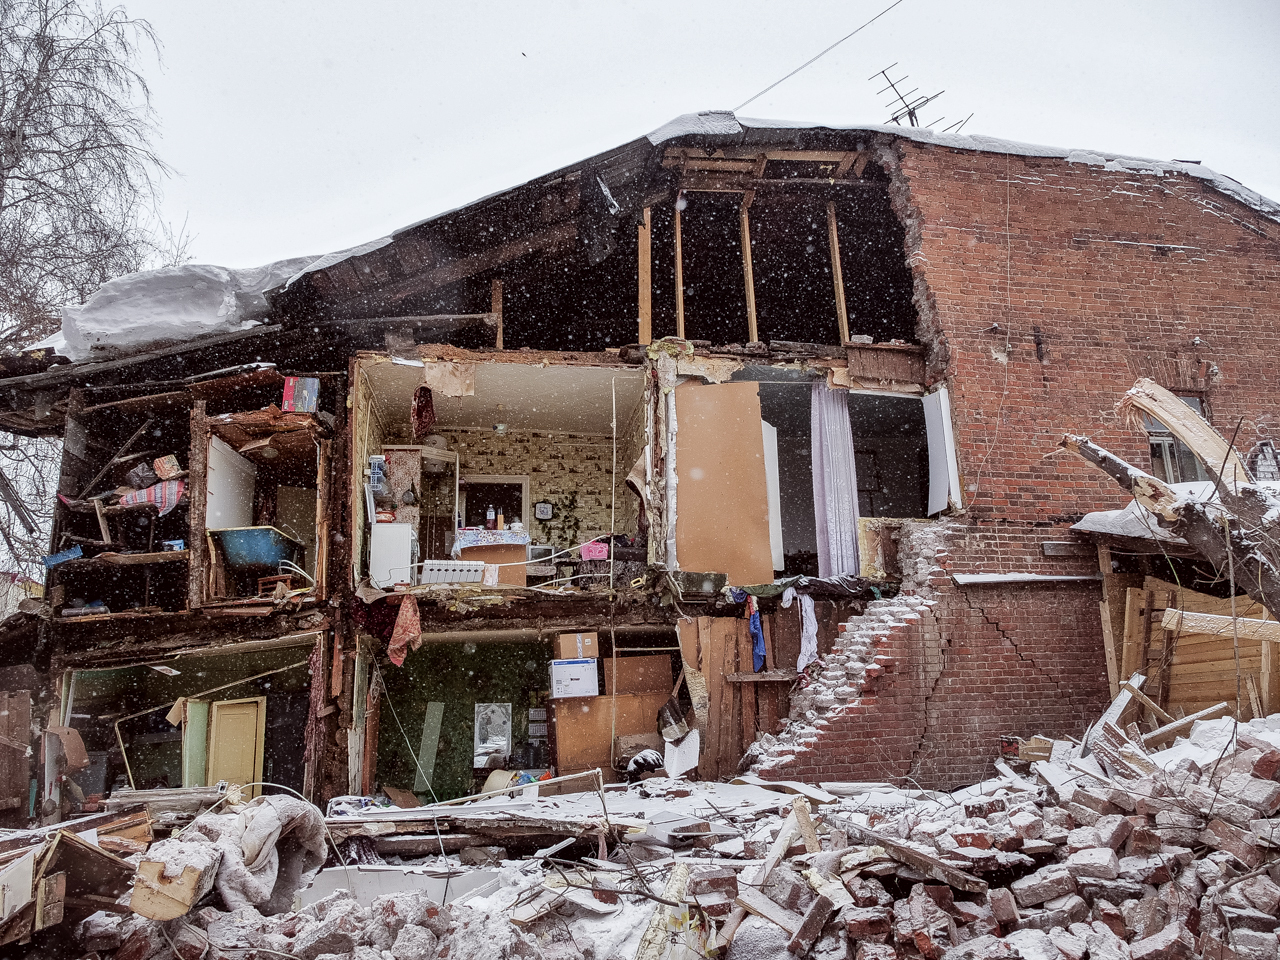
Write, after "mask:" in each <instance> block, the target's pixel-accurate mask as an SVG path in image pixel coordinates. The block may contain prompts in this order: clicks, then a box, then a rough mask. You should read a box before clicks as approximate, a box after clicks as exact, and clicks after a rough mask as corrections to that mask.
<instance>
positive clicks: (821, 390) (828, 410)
mask: <svg viewBox="0 0 1280 960" xmlns="http://www.w3.org/2000/svg"><path fill="white" fill-rule="evenodd" d="M847 398H848V394H847V393H846V392H845V391H843V390H829V389H828V388H827V386H826V384H823V383H815V384H814V385H813V392H812V395H811V399H810V405H809V425H810V429H811V431H812V442H811V443H810V449H811V452H812V456H813V517H814V523H815V525H816V527H817V534H818V575H819V576H822V577H831V576H836V575H838V574H841V573H851V574H854V575H856V574H857V573H858V571H859V567H858V473H857V468H856V466H855V465H854V457H853V431H852V430H851V429H850V427H849V404H848V399H847Z"/></svg>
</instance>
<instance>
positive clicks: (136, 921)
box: [79, 678, 1280, 960]
mask: <svg viewBox="0 0 1280 960" xmlns="http://www.w3.org/2000/svg"><path fill="white" fill-rule="evenodd" d="M1135 679H1136V680H1137V681H1138V683H1140V682H1141V678H1135ZM1134 694H1135V695H1136V690H1135V691H1134ZM1132 702H1133V701H1132V697H1131V694H1130V692H1128V690H1127V689H1126V692H1124V693H1122V694H1121V696H1120V697H1119V698H1117V701H1116V702H1115V703H1114V704H1113V705H1112V708H1111V709H1110V710H1108V711H1107V713H1106V714H1104V716H1103V717H1102V718H1101V719H1100V720H1099V721H1098V723H1096V724H1095V725H1094V726H1093V727H1092V728H1091V729H1090V730H1089V731H1088V733H1087V734H1086V735H1085V737H1084V738H1083V740H1082V741H1081V742H1079V743H1076V742H1073V741H1054V740H1049V739H1045V738H1040V737H1037V738H1033V739H1032V740H1030V741H1027V742H1025V743H1023V744H1022V745H1021V748H1020V751H1019V758H1020V759H1018V760H1014V759H1012V758H1010V761H1009V762H1008V763H1006V762H1005V761H997V763H996V770H997V771H998V772H999V774H1000V776H999V777H998V778H996V779H993V780H989V781H986V782H984V783H981V784H978V785H975V786H972V787H967V788H965V789H962V790H959V791H956V792H955V793H951V794H947V793H935V792H931V791H921V790H904V789H900V788H895V787H893V786H890V785H888V784H835V783H831V784H824V785H823V788H818V787H813V786H809V785H805V784H798V783H767V782H765V781H762V780H759V779H757V778H754V777H745V778H739V779H738V780H736V781H734V782H733V783H727V784H726V783H691V782H688V781H684V780H674V779H669V778H666V777H652V778H650V779H646V780H642V781H641V782H639V783H636V784H632V785H630V786H626V787H607V788H606V787H604V786H603V785H600V786H599V787H597V789H596V790H595V791H592V792H586V793H579V794H570V795H566V796H559V797H536V796H515V797H490V798H487V799H484V800H478V801H473V802H470V803H464V804H460V805H457V806H449V807H445V806H436V807H424V808H416V809H403V810H396V809H392V810H389V811H385V812H383V813H380V814H370V813H369V812H368V811H358V812H357V814H358V815H357V814H348V815H347V816H346V817H344V816H341V815H339V816H334V817H330V818H329V820H328V821H327V825H328V827H329V829H330V836H331V837H332V836H333V832H334V831H335V830H339V828H344V829H345V833H343V832H342V831H341V830H339V835H340V836H346V837H356V838H358V839H361V840H367V839H369V838H376V837H379V836H387V835H392V834H394V835H397V836H399V835H403V834H404V833H405V831H411V830H415V829H431V827H430V826H429V825H431V824H435V829H436V830H437V831H439V832H438V833H437V839H439V841H440V848H441V849H442V850H443V849H445V846H444V838H445V837H447V836H450V835H452V834H453V832H454V831H456V830H458V829H461V828H463V827H465V829H467V830H470V831H471V832H472V833H475V834H477V835H479V834H483V835H484V840H485V845H484V846H474V847H467V848H464V849H462V850H461V851H460V852H459V853H458V854H457V855H450V856H447V857H446V856H436V857H430V858H421V859H419V860H418V861H416V862H415V863H412V864H410V863H406V862H395V861H398V860H399V858H396V857H390V858H388V859H389V860H390V861H391V862H387V861H383V860H382V858H381V857H379V856H377V855H372V856H370V855H368V853H367V851H368V850H369V849H371V847H370V846H369V845H368V844H367V843H366V844H363V846H362V849H364V850H365V851H366V855H365V856H364V857H363V858H362V860H363V862H362V863H360V864H359V865H354V864H351V865H348V866H343V865H341V864H338V865H336V866H329V867H326V868H325V869H324V870H322V871H321V872H320V876H319V877H318V878H317V880H316V886H315V887H314V888H313V890H312V891H311V892H310V893H309V892H308V891H307V890H303V891H301V893H300V895H299V897H298V899H295V901H294V905H293V907H294V908H293V909H284V910H283V911H281V912H277V913H274V914H272V913H271V912H270V911H268V910H267V909H266V908H265V907H263V908H262V912H260V910H259V909H255V908H254V907H252V906H241V907H240V908H239V909H236V910H231V911H228V910H223V909H221V908H220V907H222V906H227V905H228V904H227V902H226V901H225V900H220V899H219V898H218V896H217V893H216V891H215V892H214V893H211V894H209V895H207V896H206V897H205V898H204V900H202V901H201V902H199V903H197V904H195V905H194V906H193V907H192V909H191V911H190V912H189V913H187V914H186V915H185V916H182V917H179V918H176V919H172V920H167V921H156V920H147V919H144V918H142V917H140V916H122V915H120V914H114V915H111V914H107V913H98V914H95V915H93V916H91V917H90V918H89V919H88V920H86V921H85V922H84V923H82V924H81V925H80V928H79V936H80V944H79V945H80V947H81V948H82V949H83V950H84V951H85V952H86V955H94V956H97V957H100V958H107V957H113V958H115V960H153V958H157V960H158V958H160V957H169V956H173V955H175V954H176V955H177V956H179V957H182V958H185V960H201V958H219V957H236V958H239V957H252V956H262V957H267V956H276V955H286V956H291V957H299V958H302V960H340V958H342V960H417V958H429V957H459V958H460V957H494V958H499V957H502V958H507V957H526V958H548V960H551V958H555V960H579V958H584V960H595V958H599V960H606V958H615V957H616V958H620V960H631V958H633V957H634V958H637V960H659V958H663V957H669V958H689V957H712V956H727V957H729V958H731V960H732V958H743V960H747V958H750V960H767V958H779V960H781V958H788V957H806V956H807V957H813V958H817V960H836V958H842V960H843V958H849V960H896V958H903V960H907V958H922V960H1002V958H1007V957H1015V958H1022V960H1086V958H1088V960H1190V958H1193V957H1205V958H1212V960H1228V958H1232V960H1277V956H1278V950H1277V945H1278V941H1277V933H1276V931H1277V928H1278V927H1280V882H1277V881H1278V880H1280V857H1278V856H1277V853H1276V852H1275V851H1278V850H1280V836H1277V831H1276V827H1277V826H1278V825H1280V715H1274V716H1271V717H1268V718H1263V719H1255V720H1252V721H1250V722H1249V723H1247V724H1241V723H1237V722H1236V721H1235V720H1233V719H1231V718H1230V717H1221V718H1219V719H1209V720H1192V719H1191V718H1188V719H1187V720H1183V721H1177V722H1175V723H1173V724H1170V725H1168V727H1165V728H1161V729H1158V730H1155V731H1153V732H1150V733H1147V734H1145V735H1144V734H1142V733H1140V732H1139V731H1138V728H1137V727H1136V726H1135V725H1133V724H1129V725H1127V726H1126V727H1123V728H1122V727H1121V725H1120V720H1121V719H1122V717H1123V713H1124V710H1125V708H1126V706H1128V705H1129V704H1130V703H1132ZM1177 734H1182V735H1183V736H1177ZM1158 746H1165V747H1166V748H1165V749H1161V750H1157V749H1155V748H1156V747H1158ZM1011 764H1019V768H1018V769H1015V768H1014V766H1013V765H1011ZM206 816H209V815H206ZM353 817H355V819H353ZM198 824H199V821H198V820H197V825H198ZM504 832H505V833H506V834H507V835H508V836H509V837H510V840H509V846H510V847H512V848H514V847H516V846H518V845H519V841H520V838H522V837H523V838H525V839H527V838H529V837H538V838H543V837H549V838H552V839H554V838H556V837H557V836H559V838H560V839H559V840H558V841H557V842H554V843H551V844H549V845H548V846H546V847H543V848H541V849H538V850H537V851H536V852H534V853H532V854H530V855H528V856H524V857H523V858H520V859H513V858H511V857H510V856H509V855H508V854H509V850H508V849H507V848H504V847H502V846H498V845H496V843H495V837H498V836H500V835H502V834H503V833H504ZM1273 837H1274V839H1273ZM339 845H340V846H341V847H346V848H348V849H350V848H353V847H354V846H356V845H355V844H354V843H353V842H352V841H350V840H347V841H340V842H339ZM151 853H158V854H160V855H162V854H163V844H156V845H155V846H153V847H152V851H151ZM379 861H382V862H379ZM330 862H331V863H334V862H335V861H334V859H333V858H332V857H331V860H330ZM428 880H430V882H432V883H435V884H436V886H435V887H430V886H429V885H427V881H428ZM388 883H390V884H392V886H393V888H394V889H391V890H390V891H389V892H386V891H387V887H386V884H388ZM324 884H328V885H329V886H328V887H325V886H324ZM334 884H337V885H339V887H340V888H338V889H336V891H334V892H328V891H329V889H330V888H331V887H332V886H333V885H334ZM379 884H381V886H379ZM451 884H452V889H451V887H450V885H451ZM317 890H319V891H321V892H320V893H319V895H318V896H317V894H316V892H315V891H317ZM379 890H381V891H383V892H380V893H379V892H378V891H379ZM278 892H279V891H277V893H278ZM309 898H310V899H309ZM122 899H123V898H122ZM277 899H278V898H277ZM299 904H305V905H302V906H299Z"/></svg>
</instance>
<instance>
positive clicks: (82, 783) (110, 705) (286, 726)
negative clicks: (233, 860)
mask: <svg viewBox="0 0 1280 960" xmlns="http://www.w3.org/2000/svg"><path fill="white" fill-rule="evenodd" d="M313 642H314V635H308V636H307V637H306V638H305V641H304V642H302V643H301V644H300V645H289V646H276V647H274V648H271V649H257V650H253V649H251V650H243V649H241V650H237V651H236V652H234V653H232V652H227V653H220V652H206V653H198V652H192V653H187V654H183V655H182V656H181V657H177V658H173V659H171V660H163V661H158V662H155V663H148V664H138V665H130V666H121V667H112V668H105V669H84V670H75V671H73V672H72V674H71V676H70V678H69V680H68V683H69V689H70V691H71V696H70V704H69V716H68V717H66V721H67V722H66V725H67V726H70V727H72V728H74V729H75V730H77V731H78V732H79V733H80V736H81V739H82V740H83V741H84V746H85V748H86V750H87V751H88V754H89V760H90V765H89V767H88V768H87V769H85V770H84V771H82V772H80V773H78V774H76V776H75V780H76V782H77V784H78V786H79V787H80V789H81V791H82V792H83V793H84V795H85V796H86V798H87V797H90V796H92V795H94V794H97V795H99V796H102V795H103V794H104V793H105V792H108V791H110V790H112V789H113V788H120V787H128V786H132V787H134V788H136V789H156V788H165V787H182V786H186V787H192V786H211V785H214V784H216V783H217V782H218V781H219V780H227V781H229V782H235V783H246V784H247V783H251V782H264V781H269V782H271V783H276V784H280V785H282V786H284V787H289V788H292V789H294V790H301V789H302V782H303V770H302V763H303V756H302V755H303V738H302V736H301V731H302V729H303V728H304V727H305V725H306V719H307V706H308V696H309V693H308V691H309V689H310V684H311V678H310V675H309V673H308V669H307V662H308V657H309V655H310V653H311V647H312V643H313ZM180 698H182V699H181V702H180V703H179V702H178V701H179V700H180ZM117 731H118V734H117ZM252 792H253V793H254V794H255V795H256V793H258V792H268V793H271V792H278V791H276V790H274V789H272V788H267V789H265V790H263V791H260V790H258V788H253V789H252Z"/></svg>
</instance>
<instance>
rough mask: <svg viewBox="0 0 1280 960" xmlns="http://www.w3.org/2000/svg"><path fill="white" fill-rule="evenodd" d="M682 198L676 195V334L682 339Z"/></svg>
mask: <svg viewBox="0 0 1280 960" xmlns="http://www.w3.org/2000/svg"><path fill="white" fill-rule="evenodd" d="M682 200H683V198H682V197H680V196H677V197H676V221H675V222H676V336H677V337H679V338H680V339H682V340H683V339H684V256H683V255H682V253H681V249H682V248H681V245H680V204H681V202H682Z"/></svg>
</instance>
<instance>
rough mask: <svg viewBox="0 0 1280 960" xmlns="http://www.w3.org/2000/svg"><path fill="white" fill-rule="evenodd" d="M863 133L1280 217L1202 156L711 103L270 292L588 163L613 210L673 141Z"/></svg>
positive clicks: (330, 259) (621, 209) (843, 140)
mask: <svg viewBox="0 0 1280 960" xmlns="http://www.w3.org/2000/svg"><path fill="white" fill-rule="evenodd" d="M859 134H863V135H879V136H882V137H891V138H896V139H904V140H911V141H913V142H916V143H922V144H931V145H935V146H942V147H947V148H949V149H952V150H969V151H974V152H979V153H1001V154H1006V155H1012V156H1024V157H1045V158H1056V159H1062V160H1066V161H1067V162H1068V163H1082V164H1088V165H1092V166H1099V167H1103V168H1104V169H1107V170H1124V171H1131V172H1134V173H1147V174H1152V175H1155V176H1164V175H1166V174H1184V175H1186V176H1190V177H1194V178H1196V179H1200V180H1204V181H1207V182H1208V183H1209V184H1210V185H1211V186H1212V187H1214V188H1215V189H1217V190H1219V191H1220V192H1222V193H1224V194H1226V195H1228V196H1230V197H1233V198H1234V199H1236V200H1239V201H1240V202H1242V203H1244V204H1246V205H1247V206H1249V207H1252V208H1253V209H1255V210H1257V211H1258V212H1260V213H1262V214H1264V215H1266V216H1268V217H1270V218H1271V219H1274V220H1276V221H1277V222H1280V203H1276V202H1275V201H1273V200H1270V199H1268V198H1267V197H1264V196H1263V195H1262V194H1260V193H1257V192H1256V191H1253V190H1250V189H1249V188H1247V187H1245V186H1244V185H1243V184H1241V183H1239V182H1238V181H1235V180H1232V179H1231V178H1230V177H1225V176H1222V175H1221V174H1218V173H1215V172H1214V171H1213V170H1210V169H1209V168H1208V167H1205V166H1202V165H1200V164H1197V163H1189V162H1185V161H1177V160H1173V161H1164V160H1153V159H1150V158H1145V157H1131V156H1126V155H1124V154H1118V153H1112V152H1107V151H1096V150H1083V149H1068V148H1061V147H1049V146H1041V145H1037V144H1028V143H1019V142H1016V141H1012V140H1002V139H999V138H996V137H984V136H980V135H970V134H953V133H935V132H934V131H932V130H928V129H921V128H917V127H899V126H896V125H874V124H872V125H868V124H847V125H842V124H820V123H809V122H803V121H788V120H763V119H752V118H746V117H737V116H735V115H734V114H733V112H731V111H728V110H709V111H703V112H701V113H692V114H685V115H683V116H680V117H676V118H675V119H674V120H672V121H670V122H669V123H666V124H663V125H662V126H661V127H659V128H658V129H657V130H654V131H653V132H652V133H649V134H648V135H646V136H644V137H641V138H638V139H636V140H633V141H631V142H630V143H627V144H624V145H622V146H620V147H617V148H615V149H613V150H609V151H606V152H604V153H601V154H597V155H596V156H594V157H590V158H588V159H586V160H583V161H580V162H578V163H575V164H572V165H570V166H567V167H562V168H560V169H559V170H556V171H553V172H552V173H549V174H546V175H545V176H542V177H539V178H537V179H535V180H531V181H529V182H527V183H525V184H522V185H520V186H517V187H513V188H511V189H508V190H503V191H499V192H497V193H493V194H490V195H488V196H486V197H483V198H481V199H479V200H477V201H475V202H474V203H470V204H467V205H466V206H463V207H457V208H454V209H452V210H449V211H445V212H443V213H440V214H437V215H435V216H432V217H428V218H426V219H423V220H418V221H415V222H414V223H411V224H409V225H408V226H406V227H403V228H401V229H399V230H395V231H393V232H392V233H390V234H388V235H387V236H385V237H380V238H379V239H377V240H372V241H369V242H367V243H364V244H360V245H359V246H356V247H351V248H349V249H347V250H341V251H337V252H334V253H330V254H327V255H326V256H324V257H321V258H320V259H319V260H317V261H315V263H312V264H310V265H308V266H307V267H306V268H305V269H304V270H302V271H300V272H299V273H298V274H296V275H294V276H292V277H290V278H289V280H288V281H287V282H286V283H285V284H284V285H282V286H280V287H277V288H275V289H274V290H270V291H268V292H267V298H268V300H269V301H271V303H272V305H273V306H276V307H277V308H278V309H283V310H285V311H287V310H288V308H289V306H290V301H291V297H290V293H289V292H290V290H291V289H293V288H294V287H295V286H296V285H297V284H298V283H299V282H300V281H303V280H304V278H306V277H308V276H310V275H313V274H316V273H320V272H323V271H325V270H329V269H330V268H332V267H334V266H337V265H338V264H341V263H344V262H347V261H350V260H357V259H359V258H361V257H364V256H366V255H368V254H370V253H374V252H376V251H378V250H381V249H382V248H384V247H386V246H388V245H390V244H393V243H395V242H397V241H399V240H400V239H402V238H405V237H408V236H410V235H412V234H415V233H416V232H419V231H422V230H423V228H426V227H430V226H439V225H444V224H447V223H448V222H449V221H450V220H451V219H452V218H454V217H456V216H459V215H462V214H475V213H477V212H480V211H481V210H483V209H484V208H486V207H488V206H493V205H496V204H498V203H501V202H503V201H504V200H506V199H507V198H509V197H511V196H513V195H517V194H521V193H524V192H526V191H536V190H538V189H539V188H541V187H546V186H549V185H552V184H554V183H556V182H558V181H560V180H563V179H564V178H565V177H568V176H570V175H573V174H582V173H583V172H585V171H593V172H595V173H596V175H597V177H598V184H599V187H600V188H601V191H602V193H603V195H604V197H605V199H606V201H607V202H609V206H610V212H612V213H613V214H614V215H615V216H617V215H620V214H623V213H625V212H627V211H628V210H629V209H634V207H635V202H634V201H635V200H636V197H635V196H634V195H633V194H636V193H640V194H644V193H646V192H650V191H652V190H653V189H654V184H653V183H652V182H640V183H637V182H635V181H636V179H637V176H638V175H640V174H643V173H648V174H652V173H653V171H654V170H655V169H656V166H657V160H658V158H659V157H660V155H661V152H662V150H663V149H665V148H666V147H668V146H673V145H677V144H680V143H696V144H699V145H703V146H707V147H724V146H729V145H733V146H751V145H754V144H759V145H761V146H765V145H770V146H774V147H775V148H776V146H777V145H778V143H779V142H780V141H792V142H793V145H794V146H795V147H796V148H798V149H799V148H806V147H808V148H812V147H815V146H818V145H822V146H827V147H834V146H837V145H839V146H843V147H846V148H847V147H848V146H849V144H848V140H849V139H850V137H856V136H857V135H859ZM642 180H648V181H651V180H652V177H651V176H650V177H643V178H642ZM621 198H626V199H625V200H624V199H621ZM626 200H631V201H632V202H631V203H627V202H626ZM286 322H287V321H286Z"/></svg>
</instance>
